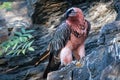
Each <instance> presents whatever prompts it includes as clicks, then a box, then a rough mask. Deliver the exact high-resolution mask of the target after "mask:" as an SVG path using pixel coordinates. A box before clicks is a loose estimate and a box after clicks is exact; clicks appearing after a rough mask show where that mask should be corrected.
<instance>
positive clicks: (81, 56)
mask: <svg viewBox="0 0 120 80" xmlns="http://www.w3.org/2000/svg"><path fill="white" fill-rule="evenodd" d="M77 54H78V56H79V59H77V60H78V61H77V62H76V66H78V67H81V66H83V65H84V59H85V45H84V44H82V45H80V47H79V48H78V50H77Z"/></svg>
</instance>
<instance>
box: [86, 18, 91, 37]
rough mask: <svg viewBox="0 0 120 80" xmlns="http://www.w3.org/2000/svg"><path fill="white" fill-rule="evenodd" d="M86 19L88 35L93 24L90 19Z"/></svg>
mask: <svg viewBox="0 0 120 80" xmlns="http://www.w3.org/2000/svg"><path fill="white" fill-rule="evenodd" d="M85 21H86V22H87V25H88V28H87V36H88V34H89V32H90V29H91V24H90V22H89V21H87V20H85Z"/></svg>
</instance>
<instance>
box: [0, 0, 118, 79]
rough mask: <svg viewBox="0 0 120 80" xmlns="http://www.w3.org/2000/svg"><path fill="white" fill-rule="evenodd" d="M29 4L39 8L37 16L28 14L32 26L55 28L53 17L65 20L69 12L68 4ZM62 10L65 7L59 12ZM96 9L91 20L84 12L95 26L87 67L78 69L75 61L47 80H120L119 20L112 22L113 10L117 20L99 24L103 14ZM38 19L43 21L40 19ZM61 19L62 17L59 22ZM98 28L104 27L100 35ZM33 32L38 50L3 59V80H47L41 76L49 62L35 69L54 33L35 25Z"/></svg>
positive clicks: (53, 1)
mask: <svg viewBox="0 0 120 80" xmlns="http://www.w3.org/2000/svg"><path fill="white" fill-rule="evenodd" d="M27 1H29V5H33V4H34V3H35V2H36V4H37V5H36V7H35V13H34V14H33V13H31V14H29V15H30V16H31V15H32V14H33V16H32V18H33V22H34V21H35V23H39V22H40V23H41V22H42V21H43V22H44V24H47V23H46V22H47V21H48V22H49V25H51V24H54V25H56V24H57V23H58V22H59V21H58V22H57V20H56V19H58V17H57V18H56V17H54V16H56V15H59V14H60V15H61V16H62V13H63V12H64V10H65V9H67V6H66V5H64V6H63V4H66V2H64V1H63V2H59V0H38V1H36V0H27ZM34 1H35V2H34ZM39 1H42V2H44V1H45V3H39ZM50 1H51V2H50ZM81 1H82V0H81ZM103 1H104V0H103ZM105 1H106V0H105ZM49 2H50V3H49ZM57 2H59V3H57ZM46 3H47V4H46ZM117 3H118V2H117ZM38 5H44V6H43V7H41V8H37V6H38ZM91 5H92V4H91ZM101 5H102V4H100V8H101ZM45 6H46V7H45ZM47 6H48V8H47ZM54 6H57V7H54ZM61 6H63V7H62V8H59V7H61ZM80 6H81V5H78V7H80ZM92 6H93V5H92ZM96 6H97V5H96ZM117 6H118V7H117V8H116V6H115V8H116V10H118V11H117V13H118V16H119V14H120V13H119V5H117ZM30 7H31V6H30ZM30 7H29V8H30ZM103 7H105V10H104V11H103V13H105V12H106V11H107V9H108V8H107V7H106V6H103ZM103 7H102V8H103ZM51 8H52V9H53V11H51ZM59 9H62V10H59ZM97 9H98V8H97ZM97 9H96V7H95V9H89V10H90V12H92V11H93V13H95V12H94V10H95V11H96V13H95V14H96V15H94V16H91V15H93V14H92V13H90V12H89V10H88V9H87V10H86V9H85V10H84V13H85V15H86V18H87V19H88V20H90V22H91V23H92V30H91V32H90V35H89V37H88V39H87V40H86V57H85V63H84V65H83V66H82V67H77V66H76V65H75V61H73V62H72V63H71V64H69V65H67V66H65V67H63V68H61V69H59V70H57V71H53V72H50V73H49V74H48V77H47V80H100V79H101V80H115V79H116V80H119V79H120V71H119V70H120V62H119V60H120V21H119V19H116V21H113V19H115V18H114V17H115V16H116V15H115V14H116V13H115V12H114V10H112V11H110V14H111V15H112V16H114V17H112V19H111V20H108V19H107V18H110V17H111V15H108V16H106V17H105V19H102V20H103V21H102V23H101V22H99V19H100V20H101V16H100V15H102V14H101V10H100V9H98V10H97ZM21 10H22V9H21ZM46 10H48V12H49V13H48V14H46V13H47V11H46ZM54 10H55V11H57V10H58V11H57V12H58V13H59V14H58V13H57V12H56V13H55V12H54ZM108 10H111V8H110V9H108ZM32 11H34V8H33V6H32V10H31V11H28V12H32ZM36 11H37V12H36ZM59 11H61V12H59ZM86 11H88V12H86ZM97 11H98V12H97ZM16 12H17V11H16ZM40 12H42V14H39V13H40ZM25 13H26V12H25ZM52 13H55V14H52ZM23 14H24V12H23ZM90 14H91V15H90ZM107 14H108V13H105V15H107ZM45 15H47V17H45ZM105 15H104V16H105ZM38 16H39V17H42V18H39V17H38ZM61 16H59V18H60V17H61ZM109 16H110V17H109ZM36 17H37V18H36ZM49 17H50V18H49ZM53 17H54V20H56V22H55V23H54V22H53V23H51V20H50V21H49V20H48V19H53ZM102 17H103V16H102ZM106 19H107V20H106ZM95 20H97V22H95ZM104 20H106V21H104ZM21 21H22V20H21ZM23 21H24V20H23ZM103 22H104V23H103ZM98 24H100V25H101V26H102V25H104V26H103V27H102V28H101V29H100V33H99V28H100V26H99V25H98ZM97 25H98V28H97ZM32 29H34V30H35V32H34V33H33V36H34V39H35V42H34V44H33V45H34V46H35V52H33V53H32V52H29V53H27V54H26V55H19V56H14V57H12V56H1V57H0V80H44V79H42V74H43V71H44V70H45V67H46V64H47V60H44V61H42V62H41V63H40V64H39V65H38V66H35V63H36V62H38V61H39V59H40V56H41V55H42V53H43V52H44V51H45V50H46V48H47V45H48V43H49V41H50V37H51V36H50V35H49V34H50V33H51V32H53V31H54V30H53V29H51V28H46V27H44V26H42V25H33V26H32Z"/></svg>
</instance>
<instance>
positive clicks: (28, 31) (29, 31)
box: [25, 30, 35, 33]
mask: <svg viewBox="0 0 120 80" xmlns="http://www.w3.org/2000/svg"><path fill="white" fill-rule="evenodd" d="M34 31H35V30H27V31H26V32H25V33H31V32H34Z"/></svg>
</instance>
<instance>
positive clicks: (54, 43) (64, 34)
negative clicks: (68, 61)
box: [43, 22, 71, 78]
mask: <svg viewBox="0 0 120 80" xmlns="http://www.w3.org/2000/svg"><path fill="white" fill-rule="evenodd" d="M70 34H71V30H70V28H69V26H68V24H67V23H65V22H63V23H62V24H61V25H60V26H58V28H57V29H56V31H55V32H54V33H53V35H52V39H51V42H50V45H49V48H50V55H49V63H48V65H47V68H46V70H45V71H44V74H43V78H46V77H47V74H48V73H49V72H50V71H54V70H57V69H58V68H59V65H60V62H59V61H57V62H56V60H55V58H54V56H58V53H59V52H60V51H61V49H62V48H63V47H65V45H66V43H67V42H68V40H69V39H70Z"/></svg>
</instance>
